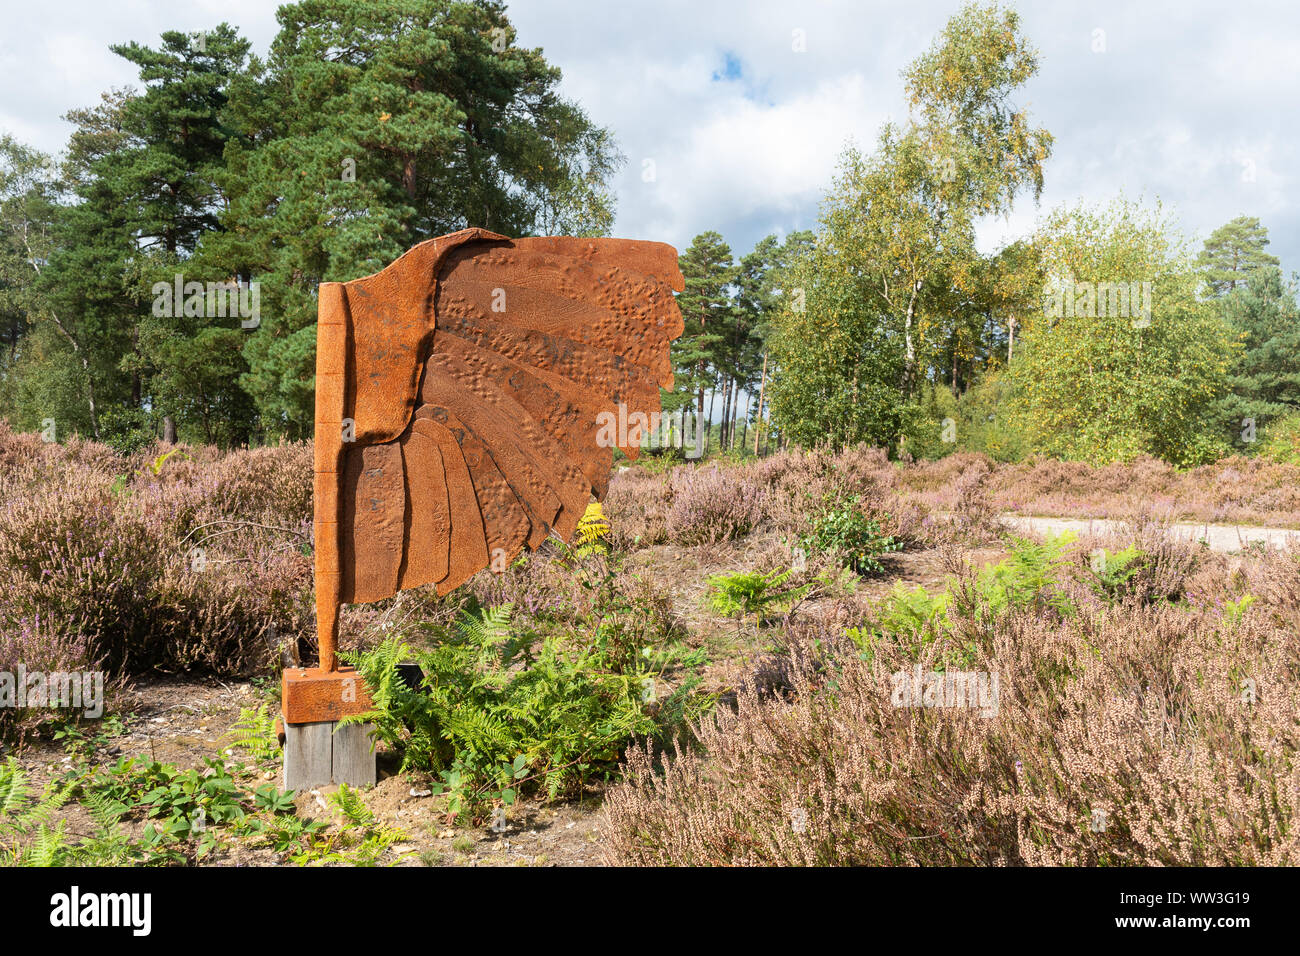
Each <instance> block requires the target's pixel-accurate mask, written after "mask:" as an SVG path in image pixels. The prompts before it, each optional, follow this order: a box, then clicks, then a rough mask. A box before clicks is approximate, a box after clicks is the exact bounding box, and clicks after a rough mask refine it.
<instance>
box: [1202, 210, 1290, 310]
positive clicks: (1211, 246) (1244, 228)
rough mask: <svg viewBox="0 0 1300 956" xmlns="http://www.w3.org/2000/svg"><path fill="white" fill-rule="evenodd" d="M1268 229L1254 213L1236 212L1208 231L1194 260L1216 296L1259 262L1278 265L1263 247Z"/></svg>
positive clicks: (1231, 288) (1241, 280)
mask: <svg viewBox="0 0 1300 956" xmlns="http://www.w3.org/2000/svg"><path fill="white" fill-rule="evenodd" d="M1267 245H1268V230H1267V229H1265V228H1264V227H1263V226H1261V225H1260V222H1259V219H1258V218H1256V217H1254V216H1238V217H1237V218H1236V219H1234V220H1232V221H1231V222H1229V223H1226V224H1224V225H1222V226H1220V227H1219V228H1218V229H1216V230H1214V232H1212V233H1210V238H1208V239H1206V240H1205V248H1204V249H1202V250H1201V254H1200V256H1199V257H1198V258H1197V260H1196V264H1197V266H1199V267H1200V268H1201V269H1202V270H1203V271H1204V273H1205V280H1206V282H1208V283H1209V285H1210V289H1211V291H1212V293H1213V294H1214V295H1215V296H1223V295H1227V294H1228V293H1230V292H1233V291H1234V290H1236V289H1237V288H1238V286H1239V285H1241V284H1243V283H1244V282H1245V281H1246V279H1247V277H1248V276H1249V274H1250V273H1251V272H1252V271H1253V270H1255V269H1258V268H1260V267H1261V266H1276V265H1278V258H1277V256H1273V255H1269V254H1268V253H1267V252H1265V251H1264V247H1265V246H1267Z"/></svg>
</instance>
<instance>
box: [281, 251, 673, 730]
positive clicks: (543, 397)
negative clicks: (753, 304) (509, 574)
mask: <svg viewBox="0 0 1300 956" xmlns="http://www.w3.org/2000/svg"><path fill="white" fill-rule="evenodd" d="M683 288H684V283H683V278H682V275H681V272H680V270H679V269H678V264H677V252H676V250H675V249H673V247H672V246H669V245H665V244H664V243H658V242H640V241H634V240H627V239H586V238H570V237H565V236H551V237H544V238H533V239H508V238H506V237H505V236H500V235H497V234H495V233H491V232H488V231H486V230H483V229H466V230H463V231H461V232H457V233H453V234H451V235H448V236H442V237H439V238H437V239H431V240H429V241H428V242H423V243H420V244H419V245H417V246H415V247H414V248H412V249H411V250H410V251H408V252H407V253H405V254H404V255H403V256H401V257H400V258H399V259H397V260H396V261H395V262H393V263H392V264H391V265H390V266H388V267H387V268H385V269H384V270H382V271H381V272H378V273H376V274H374V275H372V276H367V277H365V278H363V279H356V280H354V281H352V282H346V283H337V282H326V283H322V284H321V286H320V298H319V315H318V324H317V334H316V335H317V337H316V454H315V459H316V460H315V471H316V474H315V485H314V488H315V534H316V566H315V573H316V611H317V633H318V637H319V644H320V667H319V669H315V670H313V669H307V670H306V671H305V673H307V674H308V675H309V676H306V677H299V678H295V679H294V681H293V682H292V683H293V693H294V694H295V695H296V696H295V701H296V702H300V701H304V700H310V699H313V698H311V696H310V695H307V696H304V693H305V691H304V689H303V686H301V685H303V684H304V682H306V683H310V682H311V681H312V680H326V681H329V680H330V678H329V675H331V674H334V673H340V672H339V671H338V660H337V653H336V648H337V638H338V616H339V607H340V605H342V604H345V603H368V602H373V601H379V600H382V599H384V598H387V597H391V596H392V595H394V594H396V593H397V592H398V591H399V590H403V589H406V588H413V587H418V586H420V585H426V584H432V585H434V586H435V587H436V588H437V591H438V593H439V594H445V593H447V592H448V591H450V590H451V589H453V588H455V587H457V586H459V585H460V584H462V583H464V582H465V581H466V580H468V579H469V578H470V577H471V576H473V575H474V574H476V573H478V572H479V571H481V570H483V569H484V568H487V567H489V566H497V565H496V562H497V561H500V562H501V565H500V566H504V565H505V564H506V563H508V562H509V561H510V560H512V559H513V558H514V557H515V556H516V555H517V554H518V553H519V552H520V551H521V550H523V549H524V548H536V547H538V546H539V545H540V544H541V543H542V542H543V541H545V540H546V538H547V537H548V536H550V535H551V534H552V533H554V534H556V535H558V536H559V537H560V538H562V539H565V540H568V539H569V538H570V537H571V536H572V535H573V532H574V530H575V529H576V527H577V523H578V520H579V519H580V518H581V517H582V514H583V512H584V511H585V509H586V506H587V504H588V503H589V502H590V501H591V499H592V496H593V495H594V496H595V497H596V499H597V500H599V499H601V498H603V497H604V494H605V491H606V489H607V487H608V484H609V474H610V470H611V465H612V462H613V447H602V446H601V444H600V443H599V442H598V441H597V435H598V432H599V428H598V416H600V414H601V413H603V412H608V413H613V414H615V415H619V410H620V406H622V415H620V416H619V417H620V418H621V419H622V420H627V417H629V416H632V415H634V414H635V413H638V412H639V413H643V414H645V415H646V416H647V419H648V418H649V416H650V415H651V414H652V413H657V412H659V410H660V406H659V389H660V387H664V388H671V387H672V384H673V376H672V365H671V362H670V360H669V346H670V345H671V343H672V341H673V340H674V339H675V338H677V337H678V336H679V335H681V333H682V330H683V325H682V317H681V312H680V311H679V310H678V308H677V304H676V301H675V299H674V297H673V292H674V291H677V292H680V291H682V289H683ZM619 440H620V441H624V440H625V438H624V436H620V439H619ZM619 447H621V448H622V450H623V452H624V453H625V454H626V455H627V456H628V457H629V458H636V457H637V454H638V451H639V448H638V447H637V445H636V443H635V442H634V440H632V439H626V444H620V445H619ZM286 673H291V672H290V671H286ZM330 686H331V687H332V685H330ZM285 688H286V697H285V700H286V710H285V719H286V721H288V722H290V723H298V722H301V721H298V720H294V719H292V718H291V717H290V715H289V710H288V703H287V701H288V699H289V697H288V690H289V688H290V682H289V681H288V680H287V679H286V684H285ZM332 693H333V690H326V691H325V692H324V694H325V696H326V697H329V696H330V695H331V694H332ZM308 711H311V712H313V713H314V712H316V711H313V710H311V707H309V706H308V705H306V704H303V705H302V709H300V710H296V711H295V715H301V714H302V713H305V712H308ZM324 719H331V718H324Z"/></svg>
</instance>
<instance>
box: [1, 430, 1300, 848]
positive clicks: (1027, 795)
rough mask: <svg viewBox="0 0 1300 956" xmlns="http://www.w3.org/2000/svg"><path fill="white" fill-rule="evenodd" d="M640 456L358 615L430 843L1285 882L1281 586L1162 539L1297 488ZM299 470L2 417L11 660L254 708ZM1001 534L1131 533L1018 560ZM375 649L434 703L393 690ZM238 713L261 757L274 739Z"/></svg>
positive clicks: (881, 462) (791, 455)
mask: <svg viewBox="0 0 1300 956" xmlns="http://www.w3.org/2000/svg"><path fill="white" fill-rule="evenodd" d="M662 464H663V463H662V462H658V461H653V460H651V461H648V462H647V463H637V464H634V465H630V466H626V467H624V468H622V469H621V470H619V471H617V472H616V474H615V475H614V476H613V478H612V481H611V485H610V492H609V495H608V497H607V499H606V501H605V502H604V507H603V511H602V510H597V509H594V508H593V509H592V512H591V514H590V516H589V517H590V518H591V520H590V521H588V520H587V519H584V527H587V528H588V529H589V530H588V531H585V532H584V533H583V534H582V535H580V536H579V538H578V539H577V540H576V541H575V542H574V543H573V544H572V545H569V546H565V545H560V544H559V543H557V542H550V543H548V544H546V545H544V546H543V548H542V549H541V550H540V551H539V552H537V553H535V554H530V555H526V556H521V557H520V558H519V559H517V560H516V561H514V562H512V563H511V565H510V566H509V567H507V568H506V569H505V570H504V571H503V572H501V573H488V572H484V573H481V574H479V575H477V576H475V577H474V578H473V579H471V581H469V582H468V583H467V584H466V585H465V586H464V587H463V588H461V589H458V590H457V591H456V592H453V593H452V594H451V595H448V596H446V597H443V598H439V597H437V596H436V594H434V593H433V592H432V591H430V590H429V589H417V590H414V591H409V592H402V593H401V594H399V595H398V596H396V597H395V598H392V599H390V600H387V601H383V602H379V603H377V604H373V605H364V606H356V607H349V608H347V609H346V610H345V614H344V620H343V624H344V627H343V645H344V648H345V651H346V652H347V655H348V657H349V659H351V660H355V661H357V662H358V663H359V664H361V665H362V667H363V672H365V673H367V674H368V675H370V677H371V679H372V681H373V682H374V683H375V684H376V685H383V686H384V687H385V688H386V690H385V691H384V695H386V696H384V698H383V699H384V704H383V707H384V715H383V717H382V719H381V720H380V724H381V727H382V733H381V739H382V744H381V746H382V747H383V748H384V750H385V752H386V753H388V754H389V755H390V759H391V760H393V761H396V763H394V764H392V765H391V767H392V769H393V770H396V769H397V766H398V765H401V766H404V767H405V771H404V774H402V775H401V777H402V778H403V779H405V778H407V777H411V775H413V774H414V775H415V777H413V778H412V779H416V780H417V781H418V780H423V781H427V782H426V783H422V784H420V785H421V786H425V787H427V788H428V789H429V791H430V792H431V793H433V794H435V798H436V799H437V800H438V801H440V802H439V804H438V805H439V806H440V807H441V808H442V809H441V810H440V812H442V813H445V814H447V815H448V816H447V819H449V820H455V821H457V822H458V823H459V824H460V825H464V826H468V827H485V826H489V825H493V826H495V825H497V824H499V823H501V821H502V820H505V819H507V817H512V818H513V816H515V815H518V814H522V813H525V812H532V811H526V810H525V809H523V808H524V807H525V806H533V805H539V806H540V805H554V804H556V803H557V802H561V803H562V802H564V801H568V800H578V801H581V800H583V799H588V798H590V797H592V796H597V797H599V798H600V799H601V800H602V801H603V808H602V810H601V811H600V813H601V817H600V819H601V823H600V846H599V852H600V854H601V855H602V858H603V859H604V860H605V861H606V862H610V863H616V864H644V863H654V864H673V865H682V864H686V865H694V864H726V865H735V864H755V865H768V864H788V863H798V864H867V865H877V864H880V865H887V864H918V865H920V864H973V865H1240V864H1252V865H1253V864H1294V863H1295V862H1296V861H1297V858H1298V857H1300V853H1298V852H1297V850H1298V848H1297V845H1296V837H1295V830H1294V821H1295V813H1296V810H1297V796H1296V794H1297V793H1300V769H1297V767H1296V765H1295V760H1294V754H1295V746H1296V737H1297V734H1298V733H1300V725H1298V723H1297V718H1296V714H1298V713H1300V698H1298V695H1297V691H1296V690H1295V687H1296V686H1297V680H1296V678H1297V676H1300V638H1297V634H1300V563H1297V561H1296V559H1295V558H1294V557H1293V556H1291V555H1288V554H1285V553H1279V552H1276V551H1267V550H1263V549H1249V550H1246V551H1243V552H1239V553H1235V554H1220V553H1215V552H1212V551H1210V550H1208V549H1207V548H1204V547H1201V546H1198V545H1195V544H1192V543H1188V542H1185V541H1180V540H1177V539H1175V538H1172V537H1170V536H1169V535H1168V534H1167V533H1166V529H1165V523H1166V522H1167V521H1169V520H1173V519H1177V518H1184V519H1185V518H1187V517H1190V516H1191V515H1193V514H1195V515H1199V516H1201V517H1203V518H1207V519H1208V518H1209V517H1211V516H1212V515H1216V514H1230V515H1237V516H1251V517H1255V518H1257V519H1259V520H1268V521H1274V522H1277V523H1282V522H1284V521H1285V520H1286V513H1287V512H1286V509H1287V508H1289V507H1290V506H1289V504H1288V500H1289V499H1288V495H1289V493H1290V492H1289V488H1290V486H1291V485H1293V484H1294V482H1293V481H1290V478H1291V474H1290V471H1289V470H1288V469H1289V468H1290V467H1291V466H1285V465H1279V464H1268V463H1265V462H1261V461H1257V460H1241V459H1230V460H1227V461H1224V462H1220V463H1218V464H1216V465H1213V466H1202V467H1200V468H1195V469H1188V470H1183V471H1178V470H1175V469H1172V468H1170V467H1168V466H1166V465H1164V464H1162V463H1159V462H1155V461H1153V460H1140V461H1138V462H1135V463H1134V464H1132V465H1130V466H1129V467H1128V468H1127V469H1118V468H1114V467H1110V466H1103V467H1093V466H1088V465H1082V464H1075V463H1069V464H1066V463H1060V462H1052V461H1042V460H1032V461H1027V462H1023V463H1019V464H1014V465H1007V464H999V463H997V462H994V461H992V460H991V459H988V458H986V457H984V456H982V455H975V454H969V453H961V454H957V455H951V456H949V457H947V458H944V459H941V460H938V461H931V462H909V463H900V462H898V461H894V460H891V459H890V458H889V457H888V455H887V454H885V453H884V452H883V451H881V450H879V449H870V448H865V447H849V448H842V449H830V448H816V449H799V448H791V449H787V450H781V451H777V452H774V453H773V454H771V455H769V456H767V457H765V458H763V459H760V460H753V459H750V460H747V461H738V460H727V459H717V460H713V461H708V462H705V463H689V462H688V463H679V464H677V465H675V466H670V467H661V465H662ZM647 465H649V467H647ZM310 477H311V449H310V446H309V445H304V444H285V445H279V446H271V447H265V448H257V449H251V450H238V451H232V452H224V451H220V450H217V449H214V448H211V447H206V446H188V445H177V446H161V445H159V446H156V447H150V448H149V449H147V450H141V451H139V452H136V453H134V454H131V455H125V454H121V453H119V452H116V451H114V450H113V449H111V448H109V447H106V446H103V445H99V444H96V443H93V442H85V441H81V440H79V439H72V440H69V441H67V442H65V443H62V444H57V443H47V442H43V441H41V440H40V437H39V436H37V435H30V434H19V433H16V432H13V431H11V430H9V429H8V428H7V427H4V426H0V494H2V496H3V497H2V500H0V614H2V615H3V621H4V631H3V635H4V636H3V640H2V641H0V670H5V669H12V668H13V667H15V666H16V665H17V664H18V663H20V662H21V663H23V664H24V666H26V667H27V668H28V669H33V668H40V669H45V670H56V669H57V670H84V669H97V668H103V669H105V670H106V671H108V673H109V674H110V675H111V676H112V677H115V678H116V679H117V685H118V689H119V690H120V689H121V687H122V686H123V682H124V681H134V682H137V683H139V682H140V681H141V680H144V681H146V682H147V681H149V680H154V679H156V678H157V677H159V676H161V675H175V674H182V673H185V672H189V673H191V674H193V675H195V676H197V677H199V678H200V679H204V680H215V681H217V682H221V681H224V680H227V679H229V678H230V677H231V676H241V677H247V676H260V677H262V678H266V679H269V680H267V685H268V686H273V685H274V678H275V676H276V675H277V673H278V669H279V667H280V666H282V664H283V662H285V661H287V660H293V659H294V655H298V656H299V658H300V659H310V657H311V655H312V647H311V638H312V635H313V620H312V606H311V554H312V550H311V545H312V542H311V537H310V535H311V524H310V515H311V493H310ZM1288 482H1289V483H1288ZM1213 489H1218V491H1217V492H1212V490H1213ZM1214 494H1218V495H1219V497H1217V498H1216V497H1213V495H1214ZM1161 495H1164V496H1167V497H1168V498H1169V499H1170V502H1171V503H1172V504H1171V507H1169V508H1167V509H1164V510H1163V511H1158V510H1157V509H1154V508H1152V507H1150V506H1149V505H1150V504H1151V503H1155V502H1158V501H1161V500H1163V499H1162V498H1161ZM1270 495H1272V497H1270ZM1143 502H1146V503H1147V504H1148V507H1145V508H1144V507H1143V506H1142V503H1143ZM1234 503H1235V504H1234ZM1233 507H1236V508H1237V510H1236V511H1233V510H1232V508H1233ZM1180 508H1181V511H1180ZM1198 508H1200V509H1202V510H1200V511H1198V510H1197V509H1198ZM1011 510H1015V511H1018V512H1020V513H1025V512H1035V511H1037V512H1039V513H1047V514H1053V513H1055V514H1062V515H1066V516H1106V517H1111V518H1114V519H1117V520H1116V521H1115V523H1113V524H1112V525H1110V526H1108V529H1107V531H1106V532H1105V533H1104V534H1094V535H1088V536H1084V537H1079V538H1075V537H1072V536H1068V535H1067V536H1063V537H1059V538H1050V537H1049V538H1046V539H1040V538H1017V537H1015V536H1013V535H1011V534H1009V533H1008V532H1007V531H1006V530H1005V529H1004V528H1003V526H1002V525H1001V523H1000V522H999V518H998V516H999V514H1000V513H1001V512H1005V511H1011ZM399 658H400V659H402V660H411V659H413V660H417V661H419V662H420V663H421V666H422V667H423V669H424V674H425V675H426V678H427V679H429V680H430V681H431V682H432V684H431V687H436V688H437V694H435V695H433V696H427V695H426V694H424V693H415V692H414V691H413V690H412V689H410V688H406V687H404V686H402V685H398V684H394V683H393V681H392V674H393V670H392V665H393V663H394V662H395V661H397V660H398V659H399ZM936 674H937V675H942V676H941V677H940V680H941V681H952V682H958V683H956V685H955V686H958V687H960V686H962V685H961V684H960V681H962V680H964V679H965V677H964V676H963V675H973V679H975V680H976V681H977V682H978V680H980V679H982V680H984V681H985V684H986V686H985V690H986V691H987V690H988V689H989V688H990V687H992V686H993V685H992V684H991V683H989V682H990V681H991V678H992V676H993V675H996V677H997V683H996V694H995V697H994V698H993V699H991V700H990V699H984V700H983V705H984V706H982V707H980V706H954V705H953V704H955V703H960V699H959V700H957V701H952V700H948V699H947V698H945V697H944V696H943V694H944V693H947V691H942V692H941V694H940V696H939V698H938V700H939V702H943V703H947V704H949V706H925V701H924V697H923V695H920V691H919V690H918V695H919V696H917V697H916V698H915V699H912V698H909V697H908V696H907V695H906V694H904V695H903V696H902V697H901V698H900V697H899V676H898V675H913V676H915V677H916V678H917V679H921V678H924V679H925V680H926V681H929V680H930V679H931V676H930V675H936ZM949 675H952V676H951V678H950V677H949ZM981 675H982V677H981ZM141 686H147V683H146V684H145V685H141ZM944 686H947V685H944ZM974 686H975V685H973V684H971V685H968V690H969V689H970V687H974ZM918 687H919V685H918ZM972 693H973V691H972ZM900 700H901V701H902V702H901V703H900ZM972 700H973V698H972ZM918 701H919V703H918ZM970 702H971V701H970V700H967V703H970ZM109 706H110V712H112V709H113V704H112V698H110V705H109ZM267 707H268V709H267V710H266V711H265V713H272V712H273V710H274V703H273V701H269V702H268V704H267ZM60 717H61V715H51V714H50V713H49V712H48V711H46V712H41V711H37V710H32V709H28V710H25V711H23V710H6V711H4V712H3V713H0V720H2V721H3V723H2V724H0V733H3V734H4V736H5V739H6V740H8V741H12V742H17V743H20V744H27V745H30V744H33V743H36V742H38V741H39V740H41V739H44V738H48V737H49V731H50V724H51V721H54V724H55V727H56V729H57V727H58V726H63V725H62V724H61V723H60ZM241 721H242V723H241V726H243V727H244V728H245V729H243V730H238V736H240V737H241V738H243V739H246V741H248V742H250V743H249V745H250V746H256V747H258V748H261V750H265V751H266V752H268V753H274V752H275V744H274V739H273V738H269V740H268V738H267V734H268V733H269V730H268V728H269V723H267V722H269V717H256V716H254V715H245V716H244V717H241ZM250 728H251V729H250ZM59 732H60V733H66V731H59ZM259 752H260V751H259ZM123 772H124V773H127V771H123ZM130 772H131V773H134V772H135V771H130ZM152 772H154V771H150V773H152ZM159 772H161V771H159ZM403 787H404V788H406V789H410V785H409V784H403ZM406 789H403V790H402V792H403V793H405V792H406ZM492 821H496V823H493V822H492ZM285 825H286V826H287V825H288V824H287V823H286V824H285ZM503 825H504V824H503ZM186 839H188V838H186ZM295 845H299V844H295ZM284 852H285V853H287V854H289V855H290V856H292V855H293V853H297V852H298V851H292V852H290V851H288V850H286V851H284ZM286 858H287V857H286Z"/></svg>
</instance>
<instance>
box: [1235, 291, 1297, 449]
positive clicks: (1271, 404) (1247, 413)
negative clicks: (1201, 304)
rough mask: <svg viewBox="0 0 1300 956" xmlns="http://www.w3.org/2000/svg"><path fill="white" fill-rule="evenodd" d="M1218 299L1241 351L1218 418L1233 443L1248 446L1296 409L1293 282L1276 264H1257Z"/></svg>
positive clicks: (1295, 320)
mask: <svg viewBox="0 0 1300 956" xmlns="http://www.w3.org/2000/svg"><path fill="white" fill-rule="evenodd" d="M1220 301H1221V303H1222V314H1223V316H1224V317H1225V319H1226V320H1227V322H1228V324H1229V327H1230V328H1231V330H1232V332H1233V335H1234V338H1235V340H1236V341H1237V342H1238V343H1239V347H1240V351H1239V353H1238V354H1237V356H1236V359H1235V361H1234V362H1233V366H1232V370H1231V372H1230V374H1229V378H1228V388H1229V389H1230V392H1229V394H1228V395H1226V396H1225V397H1224V398H1223V399H1221V400H1220V402H1219V404H1218V407H1217V418H1218V420H1219V422H1220V427H1221V428H1222V429H1223V434H1225V435H1226V436H1227V437H1229V438H1231V440H1232V442H1233V444H1234V445H1235V446H1236V447H1238V448H1242V449H1249V448H1250V447H1251V445H1252V443H1253V442H1254V441H1255V439H1256V438H1257V437H1258V434H1259V433H1260V432H1261V431H1262V430H1263V428H1264V426H1265V425H1267V424H1268V423H1269V422H1271V421H1273V420H1274V419H1276V418H1277V417H1279V416H1281V415H1283V414H1286V413H1287V412H1290V411H1293V410H1295V409H1297V408H1300V309H1297V305H1296V286H1295V283H1294V281H1293V282H1292V283H1291V284H1289V285H1288V284H1287V283H1284V282H1283V280H1282V272H1281V270H1280V269H1278V268H1277V267H1276V266H1260V267H1257V268H1255V269H1254V270H1252V271H1251V273H1250V275H1249V276H1248V278H1246V279H1245V280H1244V283H1242V284H1240V285H1238V287H1237V289H1236V291H1234V292H1231V293H1229V294H1228V295H1227V296H1225V297H1224V298H1223V299H1222V300H1220Z"/></svg>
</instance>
